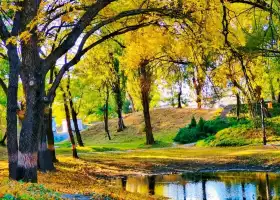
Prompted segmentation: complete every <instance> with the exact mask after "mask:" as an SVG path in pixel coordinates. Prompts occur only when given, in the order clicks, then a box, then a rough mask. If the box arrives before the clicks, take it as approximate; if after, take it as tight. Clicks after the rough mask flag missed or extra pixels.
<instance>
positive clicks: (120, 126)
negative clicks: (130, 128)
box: [114, 85, 126, 132]
mask: <svg viewBox="0 0 280 200" xmlns="http://www.w3.org/2000/svg"><path fill="white" fill-rule="evenodd" d="M116 87H117V88H115V90H114V93H115V99H116V104H117V114H118V130H117V131H118V132H120V131H123V130H124V129H125V128H126V126H125V125H124V121H123V116H122V107H123V100H122V92H121V89H120V86H119V85H118V86H116Z"/></svg>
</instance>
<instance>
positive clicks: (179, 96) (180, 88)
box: [178, 86, 182, 108]
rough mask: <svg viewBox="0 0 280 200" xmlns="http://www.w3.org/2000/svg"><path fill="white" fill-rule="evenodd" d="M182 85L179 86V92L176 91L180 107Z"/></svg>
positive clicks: (179, 106)
mask: <svg viewBox="0 0 280 200" xmlns="http://www.w3.org/2000/svg"><path fill="white" fill-rule="evenodd" d="M181 97H182V86H179V92H178V108H182V100H181Z"/></svg>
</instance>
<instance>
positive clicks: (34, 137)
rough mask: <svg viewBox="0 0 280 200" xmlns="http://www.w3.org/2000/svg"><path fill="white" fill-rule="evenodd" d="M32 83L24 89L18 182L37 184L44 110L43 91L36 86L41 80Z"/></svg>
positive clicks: (31, 81)
mask: <svg viewBox="0 0 280 200" xmlns="http://www.w3.org/2000/svg"><path fill="white" fill-rule="evenodd" d="M38 80H40V81H38ZM33 81H34V80H30V84H29V85H28V86H27V88H26V94H27V96H26V98H27V99H26V111H25V116H24V120H23V122H22V129H21V132H20V140H19V153H18V171H17V172H18V180H23V181H25V182H37V168H38V165H37V162H38V146H39V145H38V144H39V140H38V139H39V138H40V136H41V134H39V131H40V130H39V127H40V123H41V120H42V117H43V110H44V109H43V108H44V105H43V103H42V101H41V99H42V97H43V95H42V93H43V91H42V90H40V88H39V84H38V83H41V81H42V79H40V78H36V80H35V81H34V82H33Z"/></svg>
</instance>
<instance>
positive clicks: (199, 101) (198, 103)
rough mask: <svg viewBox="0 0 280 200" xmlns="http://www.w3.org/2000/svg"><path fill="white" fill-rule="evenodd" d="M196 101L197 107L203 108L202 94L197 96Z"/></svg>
mask: <svg viewBox="0 0 280 200" xmlns="http://www.w3.org/2000/svg"><path fill="white" fill-rule="evenodd" d="M196 103H197V108H198V109H201V108H202V102H201V96H197V98H196Z"/></svg>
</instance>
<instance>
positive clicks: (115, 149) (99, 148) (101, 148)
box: [92, 147, 121, 152]
mask: <svg viewBox="0 0 280 200" xmlns="http://www.w3.org/2000/svg"><path fill="white" fill-rule="evenodd" d="M92 150H94V151H96V152H106V151H121V149H118V148H111V147H92Z"/></svg>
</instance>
